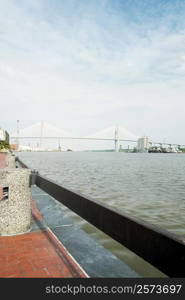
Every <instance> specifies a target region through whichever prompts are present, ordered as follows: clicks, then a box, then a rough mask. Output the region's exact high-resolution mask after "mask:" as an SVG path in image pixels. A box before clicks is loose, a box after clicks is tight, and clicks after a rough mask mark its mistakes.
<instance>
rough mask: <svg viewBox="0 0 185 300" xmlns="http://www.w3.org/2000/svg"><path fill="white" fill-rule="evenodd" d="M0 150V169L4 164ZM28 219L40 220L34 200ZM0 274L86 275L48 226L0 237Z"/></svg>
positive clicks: (35, 221)
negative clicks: (30, 215)
mask: <svg viewBox="0 0 185 300" xmlns="http://www.w3.org/2000/svg"><path fill="white" fill-rule="evenodd" d="M5 157H6V155H4V154H2V153H0V168H4V167H5V166H6V163H5ZM31 206H32V222H33V223H39V222H42V219H43V217H42V215H41V214H40V212H39V210H38V208H37V206H36V203H35V202H34V201H33V200H31ZM0 266H1V268H0V277H16V278H18V277H29V278H30V277H35V278H36V277H39V278H41V277H45V278H47V277H49V278H50V277H62V278H69V277H72V278H75V277H87V275H86V273H85V272H84V271H83V269H82V268H81V267H80V266H79V265H78V264H77V262H76V261H75V260H74V258H73V257H72V256H71V255H70V254H69V253H68V251H67V250H66V249H65V248H64V246H63V245H62V243H61V242H60V241H59V240H58V239H57V237H56V236H55V235H54V233H53V232H52V231H51V230H50V228H48V227H47V228H42V227H39V226H37V229H35V230H34V231H31V232H28V233H24V234H20V235H15V236H0Z"/></svg>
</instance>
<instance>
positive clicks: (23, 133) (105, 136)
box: [10, 122, 185, 152]
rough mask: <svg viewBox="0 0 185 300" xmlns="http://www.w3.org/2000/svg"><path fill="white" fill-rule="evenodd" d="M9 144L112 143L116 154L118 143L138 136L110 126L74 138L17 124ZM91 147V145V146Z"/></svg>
mask: <svg viewBox="0 0 185 300" xmlns="http://www.w3.org/2000/svg"><path fill="white" fill-rule="evenodd" d="M10 139H11V143H16V144H17V145H20V144H21V143H23V141H27V143H30V142H29V141H31V140H32V141H33V140H34V141H37V147H39V148H40V149H41V148H42V147H43V143H44V141H46V140H47V141H49V140H50V141H51V140H53V141H54V140H57V141H58V144H59V145H60V144H61V141H62V144H63V143H64V140H71V141H73V140H84V141H85V140H87V141H112V142H113V143H114V149H115V151H116V152H118V151H119V147H120V142H127V143H137V142H138V139H139V136H137V135H135V134H134V133H132V132H130V131H129V130H128V129H126V128H125V127H123V126H111V127H108V128H105V129H103V130H100V131H98V132H96V133H95V134H92V135H88V136H84V137H81V136H74V135H73V134H71V133H69V132H67V131H65V130H63V129H60V128H57V127H55V126H53V125H51V124H49V123H47V122H38V123H36V124H33V125H32V126H29V127H26V128H24V129H19V123H17V129H16V130H15V131H14V132H12V133H10ZM149 144H150V146H152V145H159V146H162V145H167V146H169V147H172V146H174V147H185V145H179V144H174V143H163V142H153V141H149ZM92 146H93V145H92Z"/></svg>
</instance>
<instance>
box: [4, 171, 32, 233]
mask: <svg viewBox="0 0 185 300" xmlns="http://www.w3.org/2000/svg"><path fill="white" fill-rule="evenodd" d="M29 175H30V170H28V169H16V168H14V169H9V168H5V169H0V187H1V194H2V189H3V188H6V187H8V198H7V199H2V196H1V199H0V235H13V234H19V233H23V232H26V231H28V230H30V224H31V207H30V199H31V192H30V187H29Z"/></svg>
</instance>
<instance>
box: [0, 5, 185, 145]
mask: <svg viewBox="0 0 185 300" xmlns="http://www.w3.org/2000/svg"><path fill="white" fill-rule="evenodd" d="M0 109H1V117H0V126H4V127H7V128H8V129H9V128H10V127H16V120H17V119H19V120H20V127H26V126H27V125H31V124H32V123H35V122H38V121H40V120H44V121H47V122H49V123H51V124H53V125H55V126H59V127H61V128H62V129H64V130H67V131H69V132H71V133H74V134H76V135H88V134H93V133H94V132H96V131H98V130H101V129H103V128H106V127H109V126H112V125H114V124H120V125H122V126H125V127H126V128H128V129H129V130H130V131H131V132H133V133H134V134H136V135H138V136H140V135H143V134H145V135H149V136H150V137H151V138H152V139H153V140H156V139H157V140H161V141H164V139H165V140H166V141H170V142H177V143H185V129H184V128H185V117H184V114H185V1H184V0H0Z"/></svg>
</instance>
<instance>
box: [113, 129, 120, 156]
mask: <svg viewBox="0 0 185 300" xmlns="http://www.w3.org/2000/svg"><path fill="white" fill-rule="evenodd" d="M114 137H115V140H114V142H115V152H119V128H118V126H116V128H115V136H114Z"/></svg>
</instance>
